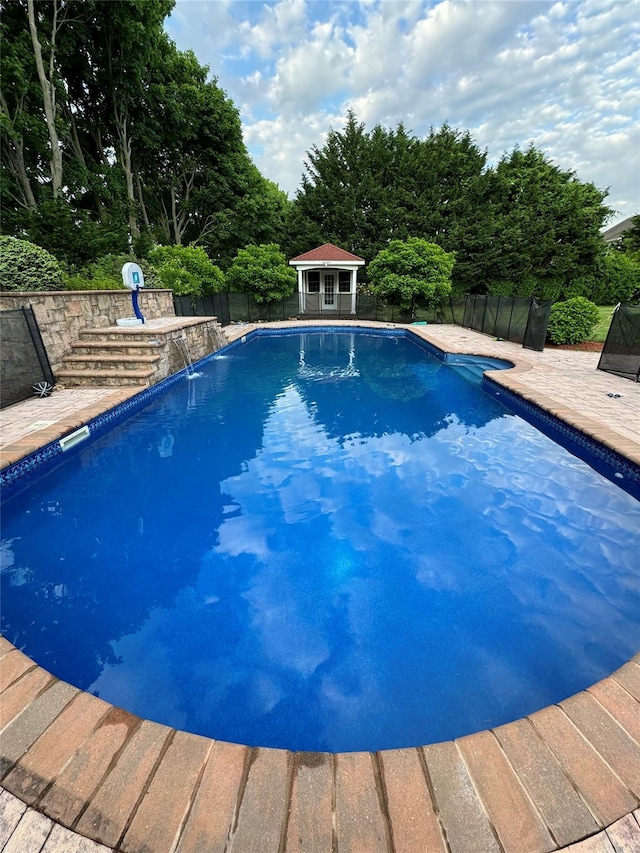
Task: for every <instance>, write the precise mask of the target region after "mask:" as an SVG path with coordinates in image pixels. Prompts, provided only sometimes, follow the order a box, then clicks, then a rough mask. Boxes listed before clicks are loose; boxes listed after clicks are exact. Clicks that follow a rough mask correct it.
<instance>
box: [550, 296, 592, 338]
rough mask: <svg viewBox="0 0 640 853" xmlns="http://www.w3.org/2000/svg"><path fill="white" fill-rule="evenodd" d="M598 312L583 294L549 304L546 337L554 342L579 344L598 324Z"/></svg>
mask: <svg viewBox="0 0 640 853" xmlns="http://www.w3.org/2000/svg"><path fill="white" fill-rule="evenodd" d="M599 319H600V314H599V313H598V308H597V306H596V305H594V304H593V302H589V300H588V299H585V297H584V296H576V297H574V298H573V299H567V301H566V302H556V303H555V305H552V306H551V315H550V317H549V328H548V329H547V337H548V338H549V340H550V341H551V342H552V343H554V344H581V343H582V342H583V341H586V340H588V338H589V335H590V334H591V332H592V331H593V329H594V328H595V327H596V325H597V324H598V320H599Z"/></svg>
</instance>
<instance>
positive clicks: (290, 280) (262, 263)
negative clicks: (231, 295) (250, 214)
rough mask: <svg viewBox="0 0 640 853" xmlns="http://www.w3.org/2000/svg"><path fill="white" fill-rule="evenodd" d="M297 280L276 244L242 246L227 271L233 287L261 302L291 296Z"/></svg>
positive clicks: (231, 287) (229, 283) (230, 284)
mask: <svg viewBox="0 0 640 853" xmlns="http://www.w3.org/2000/svg"><path fill="white" fill-rule="evenodd" d="M296 281H297V275H296V271H295V270H294V269H293V267H290V266H289V265H288V264H287V259H286V257H285V256H284V255H283V254H282V252H281V251H280V246H278V244H277V243H264V244H262V245H260V246H253V245H252V246H247V247H246V248H244V249H240V251H239V252H238V254H237V255H236V257H235V259H234V261H233V263H232V264H231V266H230V267H229V269H228V271H227V283H228V285H229V287H230V289H231V290H235V291H238V292H240V293H250V294H251V295H252V296H253V298H254V299H255V301H256V302H257V303H258V304H262V303H265V302H275V301H277V300H278V299H288V297H289V296H291V294H292V293H293V292H294V291H295V289H296Z"/></svg>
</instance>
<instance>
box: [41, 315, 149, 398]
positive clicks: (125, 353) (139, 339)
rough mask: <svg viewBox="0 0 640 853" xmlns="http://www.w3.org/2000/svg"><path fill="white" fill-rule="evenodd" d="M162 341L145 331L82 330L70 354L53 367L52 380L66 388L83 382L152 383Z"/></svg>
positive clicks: (118, 384)
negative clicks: (57, 365)
mask: <svg viewBox="0 0 640 853" xmlns="http://www.w3.org/2000/svg"><path fill="white" fill-rule="evenodd" d="M163 343H164V342H163V341H162V340H155V339H153V338H150V337H149V335H148V334H138V335H136V334H135V333H133V334H132V333H131V332H130V331H129V330H127V333H126V334H122V333H121V332H119V331H112V330H105V329H85V330H84V331H82V332H80V340H79V341H76V342H75V343H74V344H72V345H71V353H70V354H69V355H67V356H65V358H64V359H63V361H62V366H61V367H59V368H58V369H57V370H56V380H57V381H59V382H60V383H61V384H62V385H65V386H66V387H77V386H87V385H107V386H109V385H116V386H123V385H126V386H131V385H133V386H136V385H139V386H143V387H144V386H148V385H152V384H153V382H154V381H157V379H156V380H154V377H155V376H156V374H157V371H158V368H159V365H160V360H161V357H162V354H161V348H162V346H163Z"/></svg>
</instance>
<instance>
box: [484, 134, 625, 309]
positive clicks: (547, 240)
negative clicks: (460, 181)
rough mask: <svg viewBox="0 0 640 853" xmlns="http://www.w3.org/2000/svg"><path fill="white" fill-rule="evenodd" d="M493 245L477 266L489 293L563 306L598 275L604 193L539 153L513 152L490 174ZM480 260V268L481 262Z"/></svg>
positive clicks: (604, 216)
mask: <svg viewBox="0 0 640 853" xmlns="http://www.w3.org/2000/svg"><path fill="white" fill-rule="evenodd" d="M487 180H488V181H489V182H490V184H491V189H490V193H489V198H490V200H491V212H492V217H493V230H494V240H495V241H496V242H497V244H498V245H499V247H500V249H499V251H498V252H495V251H494V250H493V247H492V246H491V245H490V244H487V251H486V254H485V253H484V252H483V251H482V249H481V251H480V258H479V259H478V265H479V267H480V269H482V267H483V266H484V278H485V281H486V283H487V289H488V291H489V292H490V293H494V294H498V295H508V296H539V297H541V298H543V299H554V300H557V299H560V298H564V297H565V296H567V295H570V294H571V293H572V292H575V282H576V281H577V280H578V279H579V278H580V277H581V276H583V275H584V274H585V273H587V272H590V271H593V270H595V269H597V267H598V264H599V262H600V261H601V259H602V257H603V252H604V246H603V242H602V239H601V237H600V228H601V227H602V224H603V222H604V221H605V219H606V218H607V216H608V215H609V214H610V212H611V211H610V209H609V208H608V207H606V205H605V204H604V199H605V197H606V191H603V190H599V189H598V188H597V187H595V186H594V185H593V184H591V183H583V182H582V181H579V180H578V179H577V177H576V175H575V173H574V172H572V171H569V170H564V169H560V168H559V167H558V166H555V165H554V164H553V163H551V161H550V160H549V159H548V158H547V157H546V156H545V155H544V154H543V153H542V152H541V151H539V150H537V149H536V148H534V147H533V146H531V147H530V148H528V149H527V150H526V151H520V150H519V149H515V150H514V151H513V152H512V153H511V154H509V155H505V156H504V157H503V158H502V159H501V160H500V162H499V163H498V165H497V166H496V168H495V170H491V171H490V173H489V174H488V175H487ZM483 261H484V263H483Z"/></svg>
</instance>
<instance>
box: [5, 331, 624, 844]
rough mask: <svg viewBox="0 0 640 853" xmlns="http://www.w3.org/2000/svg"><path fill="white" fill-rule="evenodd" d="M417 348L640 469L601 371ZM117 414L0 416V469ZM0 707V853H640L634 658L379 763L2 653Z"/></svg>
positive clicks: (489, 345)
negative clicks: (101, 688) (174, 710)
mask: <svg viewBox="0 0 640 853" xmlns="http://www.w3.org/2000/svg"><path fill="white" fill-rule="evenodd" d="M273 325H301V324H300V323H291V324H273ZM358 325H364V326H374V325H387V324H373V323H360V324H358ZM251 328H253V327H252V326H244V327H237V326H233V327H228V328H227V330H226V332H227V335H228V337H229V338H230V339H233V338H235V337H238V336H240V335H243V334H246V333H247V331H248V330H250V329H251ZM412 330H413V331H414V332H415V333H416V334H419V335H420V336H422V337H424V338H426V339H427V340H429V341H431V342H432V343H434V344H435V345H436V346H439V347H441V348H442V349H444V350H447V351H451V352H465V353H476V354H480V355H489V356H494V357H502V358H507V359H510V360H512V361H514V362H515V364H516V367H515V368H514V369H512V370H510V371H505V372H500V373H496V374H493V376H494V378H496V380H497V381H498V382H499V383H500V384H503V385H505V386H506V387H508V388H510V389H511V390H513V391H515V392H516V393H518V394H521V395H522V396H524V397H526V398H527V399H529V400H531V401H533V402H536V403H537V404H538V405H540V406H541V407H542V408H544V409H546V410H548V411H550V412H552V414H554V415H556V416H557V417H559V418H562V419H564V420H566V421H567V422H569V423H571V424H572V425H574V426H575V427H577V428H578V429H580V430H582V431H583V432H585V433H587V434H589V435H591V436H593V437H594V438H596V439H598V440H599V441H602V442H603V443H604V444H606V445H607V446H609V447H611V448H614V449H616V450H617V451H618V452H619V453H621V454H622V455H624V456H626V457H628V458H629V459H632V460H633V461H634V462H636V463H637V464H640V385H639V384H636V383H633V382H630V381H628V380H625V379H621V378H619V377H616V376H611V375H610V374H606V373H601V372H600V371H597V370H596V365H597V361H598V355H597V354H594V353H581V352H573V351H571V352H570V351H564V350H555V349H554V350H546V351H545V352H544V353H537V352H532V351H530V350H524V349H523V348H522V347H520V346H517V345H515V344H510V343H507V342H504V341H494V340H492V339H491V338H489V337H487V336H484V335H480V334H478V333H475V332H472V331H468V330H465V329H460V328H457V327H452V326H427V327H424V326H417V327H412ZM134 393H135V392H134ZM611 394H617V395H620V396H619V397H612V396H609V395H611ZM129 396H131V391H130V390H129V389H126V390H123V391H120V390H116V391H114V390H113V389H111V388H110V389H81V390H80V389H79V390H77V391H76V390H74V391H71V390H69V391H59V392H56V393H55V394H54V395H53V396H52V397H51V398H48V399H45V400H30V401H26V402H25V403H21V404H17V405H16V406H12V407H10V408H8V409H5V410H3V411H2V412H1V413H0V426H2V451H1V452H2V466H4V465H7V464H11V463H12V462H15V461H17V460H18V459H20V458H22V457H23V456H25V455H27V454H28V453H31V452H33V450H35V449H37V448H38V447H41V446H43V445H44V444H47V443H48V442H50V441H52V440H55V439H57V438H59V437H61V436H62V435H65V434H66V433H68V432H70V431H71V430H73V429H75V428H77V427H78V426H80V425H82V424H83V423H86V422H87V421H89V420H91V419H92V418H94V417H96V416H97V415H98V414H100V413H101V412H103V411H105V410H107V409H108V408H111V407H112V406H113V405H115V404H116V403H117V402H120V401H121V400H123V399H126V398H127V397H129ZM638 559H639V569H640V552H639V558H638ZM0 691H1V692H0V713H1V717H0V780H1V785H2V786H3V789H4V790H2V792H1V793H0V851H2V853H40V851H42V853H72V851H73V853H99V851H107V850H111V849H113V850H118V851H126V853H174V851H175V853H214V851H221V852H222V851H229V853H249V851H255V853H290V851H298V852H299V853H314V851H339V853H342V851H354V853H355V851H360V853H378V852H379V851H380V853H382V851H385V853H387V851H394V853H400V851H406V853H422V851H424V852H425V853H431V851H434V853H436V851H441V852H442V853H444V851H450V852H451V853H476V851H477V853H491V851H502V853H512V852H513V853H516V851H520V852H521V853H537V851H540V853H542V851H553V850H557V849H567V850H571V851H572V853H631V851H634V853H637V852H638V851H640V809H639V808H638V807H639V804H640V655H636V656H635V657H634V658H633V659H632V660H631V661H629V662H628V663H626V664H624V666H622V667H621V668H620V669H619V670H617V671H616V672H615V673H613V674H612V675H611V676H609V677H608V678H605V679H604V680H603V681H601V682H599V683H598V684H595V685H594V686H592V687H590V688H589V689H588V690H585V691H583V692H582V693H579V694H577V695H576V696H572V697H570V698H568V699H566V700H565V701H563V702H560V703H559V704H557V705H553V706H551V707H548V708H544V709H543V710H540V711H538V712H536V713H533V714H531V715H530V716H529V717H526V718H524V719H521V720H516V721H515V722H512V723H509V724H507V725H504V726H500V727H498V728H496V729H493V730H491V731H484V732H479V733H477V734H473V735H469V736H467V737H462V738H459V739H458V740H455V741H451V742H445V743H438V744H432V745H429V746H418V747H416V748H415V749H400V750H389V751H382V752H378V753H362V752H361V753H340V754H336V755H333V754H328V753H291V752H286V751H283V750H275V749H265V748H251V747H247V746H242V745H236V744H229V743H224V742H221V741H213V740H209V739H207V738H203V737H199V736H196V735H192V734H187V733H185V732H181V731H176V730H173V729H169V728H167V727H165V726H162V725H159V724H156V723H152V722H149V721H147V720H141V719H139V718H137V717H134V716H133V715H131V714H129V713H127V712H125V711H122V710H120V709H118V708H114V707H112V706H111V705H109V704H107V703H106V702H103V701H102V700H101V699H98V698H96V697H94V696H91V695H89V694H87V693H83V692H82V691H79V690H77V689H75V688H74V687H71V686H70V685H68V684H65V683H64V682H61V681H58V680H57V679H56V678H54V677H53V676H52V675H50V674H49V673H48V672H46V671H45V670H44V669H42V668H41V667H39V666H37V665H36V664H35V663H34V662H33V661H31V660H30V659H29V658H28V657H26V656H25V655H24V654H22V652H20V651H18V650H17V649H15V648H14V647H13V646H12V645H11V644H10V643H8V642H7V641H6V640H4V639H3V640H0ZM461 701H462V700H461Z"/></svg>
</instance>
